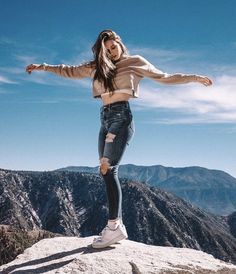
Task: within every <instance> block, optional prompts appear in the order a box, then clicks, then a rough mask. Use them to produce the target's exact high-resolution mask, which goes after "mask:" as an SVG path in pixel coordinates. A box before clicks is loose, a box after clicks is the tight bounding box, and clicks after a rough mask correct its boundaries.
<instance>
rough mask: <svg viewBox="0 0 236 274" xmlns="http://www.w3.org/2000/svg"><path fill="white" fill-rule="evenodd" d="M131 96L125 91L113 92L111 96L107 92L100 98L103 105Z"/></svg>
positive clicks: (127, 98)
mask: <svg viewBox="0 0 236 274" xmlns="http://www.w3.org/2000/svg"><path fill="white" fill-rule="evenodd" d="M131 97H132V96H131V95H129V94H126V93H114V94H113V95H112V96H110V95H109V94H107V95H103V96H102V97H101V98H102V102H103V105H108V104H112V103H115V102H119V101H128V100H129V99H130V98H131Z"/></svg>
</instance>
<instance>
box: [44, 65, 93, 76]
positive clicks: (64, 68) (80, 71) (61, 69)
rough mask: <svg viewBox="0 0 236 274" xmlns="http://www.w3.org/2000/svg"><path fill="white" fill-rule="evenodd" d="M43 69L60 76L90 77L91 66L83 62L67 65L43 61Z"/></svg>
mask: <svg viewBox="0 0 236 274" xmlns="http://www.w3.org/2000/svg"><path fill="white" fill-rule="evenodd" d="M42 66H43V70H45V71H49V72H53V73H55V74H57V75H59V76H61V77H66V78H86V77H92V72H93V68H92V66H91V65H89V64H83V65H78V66H69V65H64V64H61V65H49V64H46V63H43V65H42Z"/></svg>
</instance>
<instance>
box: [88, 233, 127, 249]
mask: <svg viewBox="0 0 236 274" xmlns="http://www.w3.org/2000/svg"><path fill="white" fill-rule="evenodd" d="M127 238H128V237H126V236H124V235H119V236H117V237H116V238H114V239H112V240H110V241H109V242H107V243H106V244H102V245H100V244H99V245H96V244H95V245H94V243H92V247H93V248H104V247H107V246H109V245H112V244H115V243H117V242H118V241H121V240H124V239H127Z"/></svg>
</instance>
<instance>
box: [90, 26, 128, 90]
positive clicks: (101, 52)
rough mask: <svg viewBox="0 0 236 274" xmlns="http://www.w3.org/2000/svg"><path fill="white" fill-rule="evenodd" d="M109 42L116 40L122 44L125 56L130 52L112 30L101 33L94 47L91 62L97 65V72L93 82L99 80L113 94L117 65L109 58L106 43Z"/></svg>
mask: <svg viewBox="0 0 236 274" xmlns="http://www.w3.org/2000/svg"><path fill="white" fill-rule="evenodd" d="M107 40H114V41H116V42H117V43H119V44H120V46H121V49H122V52H123V54H125V55H128V50H127V48H126V47H125V45H124V44H123V43H122V41H121V38H120V36H119V35H117V34H116V33H115V32H114V31H112V30H110V29H106V30H103V31H102V32H100V33H99V35H98V37H97V40H96V42H95V43H94V45H93V47H92V51H93V55H94V60H93V61H92V62H91V63H92V64H93V65H94V64H95V67H96V70H95V74H94V77H93V81H95V80H98V81H99V82H101V83H102V84H103V86H104V88H105V90H109V93H111V94H113V91H114V90H115V87H114V81H113V79H114V77H115V75H116V66H115V63H114V62H112V60H111V59H110V58H109V57H108V53H107V49H106V47H105V42H106V41H107Z"/></svg>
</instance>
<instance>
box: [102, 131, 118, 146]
mask: <svg viewBox="0 0 236 274" xmlns="http://www.w3.org/2000/svg"><path fill="white" fill-rule="evenodd" d="M115 137H116V135H115V134H112V133H110V132H108V133H107V135H106V140H105V142H106V143H112V142H113V140H114V139H115Z"/></svg>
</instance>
